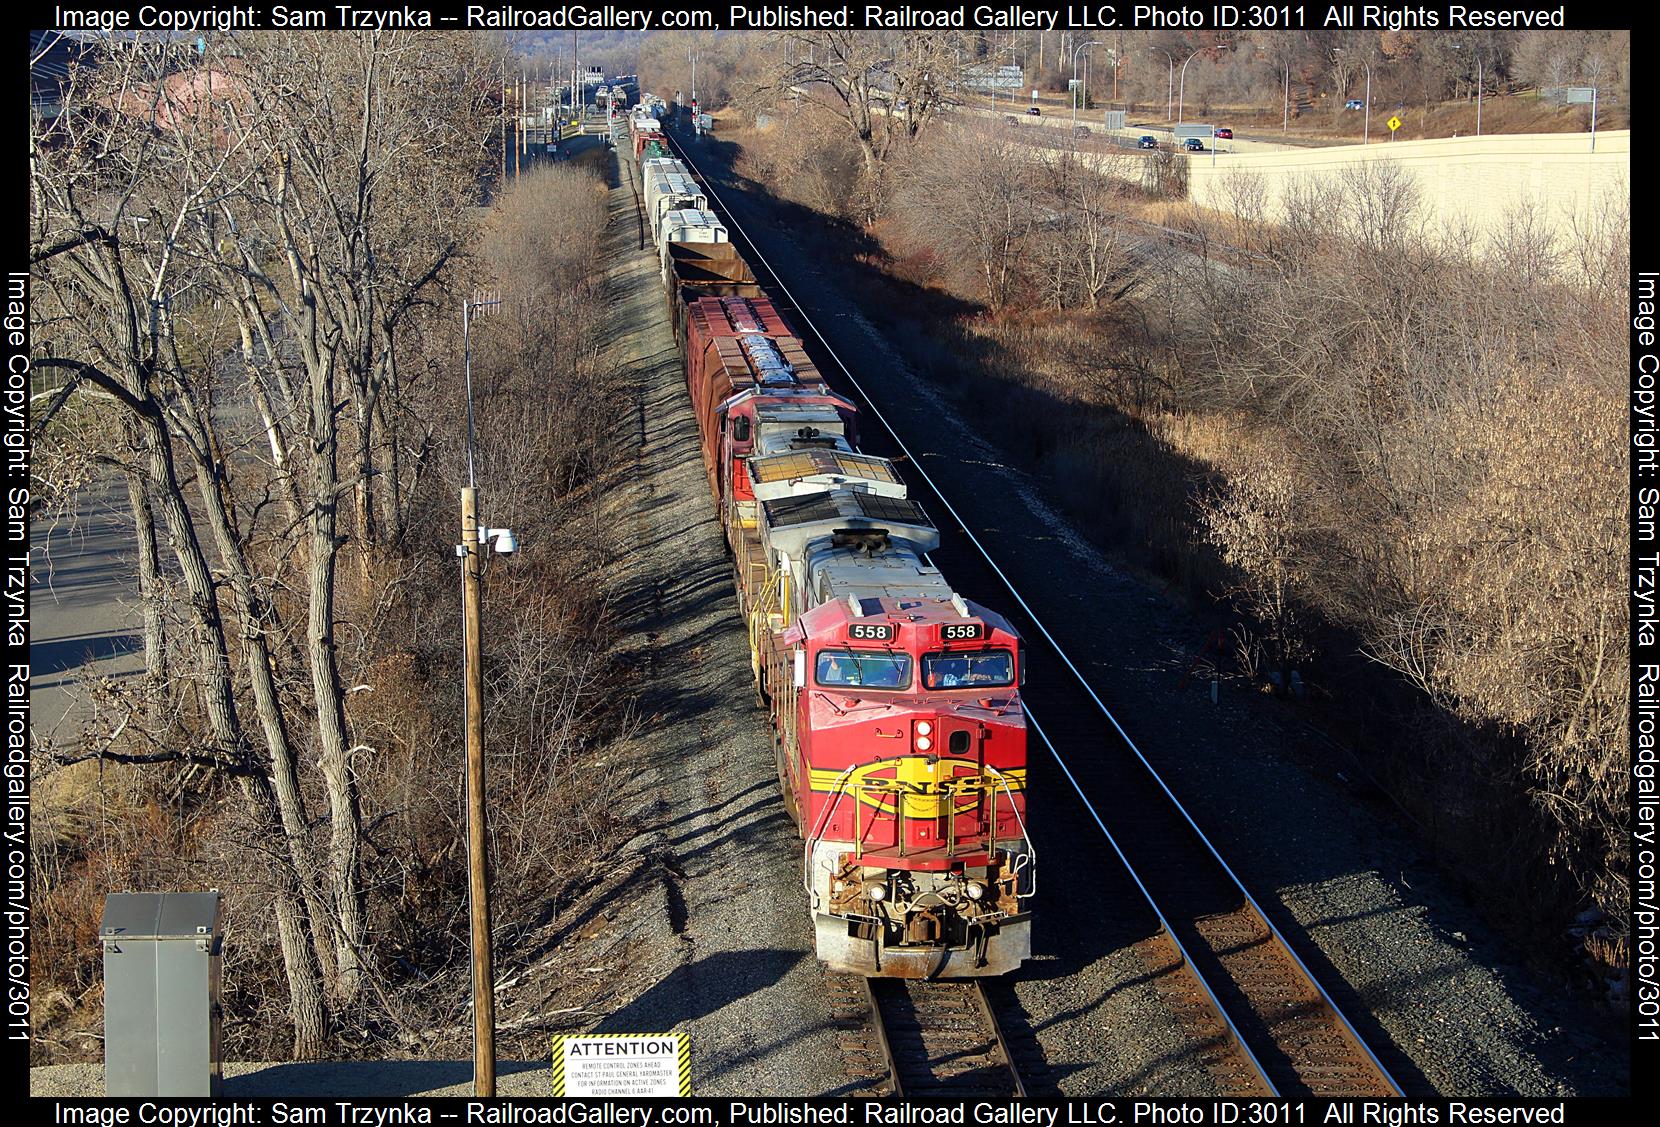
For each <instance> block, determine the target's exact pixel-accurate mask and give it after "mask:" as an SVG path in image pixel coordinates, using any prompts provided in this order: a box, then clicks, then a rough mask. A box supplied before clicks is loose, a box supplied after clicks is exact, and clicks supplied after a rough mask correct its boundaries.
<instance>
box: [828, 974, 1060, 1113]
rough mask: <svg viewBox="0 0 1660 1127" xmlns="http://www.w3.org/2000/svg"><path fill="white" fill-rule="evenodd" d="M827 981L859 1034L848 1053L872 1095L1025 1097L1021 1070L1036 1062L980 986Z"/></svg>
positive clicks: (972, 982)
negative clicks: (1007, 1028) (1017, 1044)
mask: <svg viewBox="0 0 1660 1127" xmlns="http://www.w3.org/2000/svg"><path fill="white" fill-rule="evenodd" d="M826 977H827V979H828V982H829V986H830V993H831V1001H832V1006H833V1008H834V1009H835V1010H837V1011H838V1012H839V1013H840V1014H841V1015H842V1016H843V1018H844V1020H845V1021H846V1022H847V1024H849V1025H857V1026H858V1027H860V1030H861V1036H859V1037H858V1038H856V1039H854V1040H851V1041H847V1042H845V1043H844V1045H843V1049H844V1052H845V1053H846V1055H847V1057H848V1061H849V1065H850V1068H851V1070H852V1072H853V1073H854V1074H855V1075H856V1076H857V1078H858V1079H859V1080H861V1081H863V1082H864V1083H865V1084H868V1085H869V1087H870V1088H871V1089H880V1090H883V1091H885V1093H886V1094H887V1095H890V1096H900V1097H904V1098H907V1099H915V1098H918V1097H921V1098H925V1099H926V1098H929V1097H941V1098H950V1099H959V1098H980V1099H1024V1098H1025V1097H1026V1081H1025V1080H1024V1079H1023V1078H1022V1075H1021V1067H1020V1066H1021V1065H1022V1064H1023V1063H1024V1064H1027V1065H1028V1066H1030V1063H1031V1062H1030V1061H1029V1060H1024V1059H1023V1056H1022V1054H1019V1053H1018V1052H1017V1051H1016V1050H1015V1048H1014V1047H1012V1046H1011V1043H1010V1039H1009V1038H1008V1037H1007V1036H1006V1035H1005V1034H1004V1031H1003V1026H1002V1024H1001V1023H1000V1022H999V1021H998V1019H997V1011H996V1007H995V1005H994V1004H993V1002H992V1000H991V998H990V996H989V995H988V993H987V988H986V986H985V984H984V982H982V981H981V980H978V979H953V980H945V981H932V982H930V981H925V980H907V979H897V978H864V977H862V976H859V975H848V974H827V975H826ZM1024 1056H1025V1057H1026V1058H1030V1057H1031V1056H1032V1054H1030V1053H1028V1054H1024ZM1037 1066H1038V1067H1039V1068H1041V1067H1042V1065H1041V1061H1039V1062H1037Z"/></svg>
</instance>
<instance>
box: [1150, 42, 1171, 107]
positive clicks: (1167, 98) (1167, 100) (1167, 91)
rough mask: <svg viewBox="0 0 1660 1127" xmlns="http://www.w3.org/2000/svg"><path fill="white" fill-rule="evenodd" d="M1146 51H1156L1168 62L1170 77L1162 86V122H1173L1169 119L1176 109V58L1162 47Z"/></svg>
mask: <svg viewBox="0 0 1660 1127" xmlns="http://www.w3.org/2000/svg"><path fill="white" fill-rule="evenodd" d="M1147 49H1148V50H1149V51H1157V52H1158V53H1159V54H1161V55H1163V56H1164V57H1165V58H1167V59H1169V60H1170V76H1169V78H1168V79H1166V81H1165V84H1164V120H1166V121H1171V120H1174V119H1173V118H1172V117H1171V111H1173V110H1174V109H1175V108H1176V56H1174V55H1172V54H1171V53H1170V52H1169V51H1166V50H1165V49H1164V48H1163V47H1149V48H1147Z"/></svg>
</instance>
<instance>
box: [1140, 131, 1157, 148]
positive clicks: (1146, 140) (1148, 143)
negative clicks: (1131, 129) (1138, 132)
mask: <svg viewBox="0 0 1660 1127" xmlns="http://www.w3.org/2000/svg"><path fill="white" fill-rule="evenodd" d="M1135 145H1136V148H1138V149H1156V148H1158V147H1159V139H1158V138H1157V137H1155V136H1153V135H1152V134H1151V133H1146V134H1143V135H1142V136H1141V137H1140V138H1139V139H1138V140H1137V141H1136V143H1135Z"/></svg>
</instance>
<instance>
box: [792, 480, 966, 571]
mask: <svg viewBox="0 0 1660 1127" xmlns="http://www.w3.org/2000/svg"><path fill="white" fill-rule="evenodd" d="M763 505H764V508H765V509H766V526H767V542H768V544H769V545H770V546H771V547H772V549H773V550H774V551H781V552H785V553H787V554H788V555H789V556H790V557H791V558H792V559H795V560H799V559H801V556H802V553H803V551H804V550H805V549H806V547H807V545H808V544H809V543H811V542H812V541H813V540H816V539H818V538H819V537H821V536H829V535H830V534H831V533H833V532H835V531H836V530H837V529H841V528H884V529H887V531H888V534H889V536H890V537H891V538H892V539H894V540H895V541H898V540H908V541H910V542H911V544H912V545H914V547H915V549H916V550H917V551H919V552H931V551H933V550H934V549H935V548H937V547H938V546H939V540H940V534H939V530H938V529H936V528H935V527H934V522H933V521H931V520H929V519H928V514H927V513H925V512H923V511H922V506H921V505H918V504H917V503H916V502H915V501H911V500H908V499H906V498H903V497H883V496H879V495H877V494H874V493H862V492H856V491H854V490H851V489H836V490H833V491H831V492H829V493H809V494H807V495H805V496H801V497H782V498H779V499H778V500H776V501H766V502H764V503H763Z"/></svg>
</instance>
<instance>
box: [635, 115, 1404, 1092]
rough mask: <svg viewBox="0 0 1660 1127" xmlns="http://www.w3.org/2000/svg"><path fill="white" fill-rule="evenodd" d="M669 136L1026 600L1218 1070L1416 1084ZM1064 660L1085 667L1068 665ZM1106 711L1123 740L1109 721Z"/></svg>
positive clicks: (788, 298) (730, 223)
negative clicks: (1210, 831)
mask: <svg viewBox="0 0 1660 1127" xmlns="http://www.w3.org/2000/svg"><path fill="white" fill-rule="evenodd" d="M664 136H665V137H666V138H668V139H669V142H670V144H671V145H672V146H673V148H674V149H675V151H676V152H677V153H678V154H679V155H680V158H681V159H682V160H683V161H685V162H686V164H687V165H688V166H689V167H690V168H691V169H692V170H693V171H694V172H696V173H697V175H698V179H699V180H700V181H701V182H702V183H703V184H704V187H705V191H706V192H707V194H708V196H709V200H710V204H711V206H712V207H714V208H716V209H718V210H719V211H720V213H721V214H722V216H723V218H724V220H725V222H726V225H727V229H728V233H729V235H730V236H731V237H732V239H733V241H734V242H739V243H740V244H741V246H742V249H743V250H744V251H746V253H745V255H744V257H745V260H746V261H747V262H749V263H750V266H751V268H752V269H754V270H755V271H756V274H757V276H758V277H760V278H761V280H762V283H763V285H764V286H765V287H766V288H767V289H768V290H769V291H770V292H772V293H773V294H774V295H775V300H776V297H778V296H781V297H782V298H784V299H785V301H784V302H780V303H779V304H780V305H781V306H783V305H787V306H788V308H789V313H790V315H791V316H792V318H793V319H794V320H795V321H796V322H797V323H798V324H799V325H800V326H801V328H802V329H804V330H805V331H807V332H810V333H811V334H812V335H813V336H814V337H815V338H817V340H818V343H819V345H820V346H821V347H822V351H823V353H824V354H825V355H827V356H828V357H829V358H830V359H831V360H833V361H834V362H835V365H836V367H837V368H838V369H840V371H841V374H842V377H843V378H844V379H845V380H846V382H847V385H848V387H849V388H850V389H851V390H852V391H853V392H854V393H856V395H857V397H858V398H859V400H860V401H861V413H862V414H863V415H864V417H866V418H874V419H875V420H877V421H878V422H879V423H881V425H882V426H883V427H884V428H885V430H886V432H887V436H888V438H889V439H890V440H891V442H892V445H893V446H894V447H895V450H896V452H897V453H898V454H901V455H903V456H904V458H905V460H907V461H908V462H909V464H910V465H909V471H911V472H908V473H907V477H909V478H910V479H911V480H912V482H913V484H916V483H920V484H921V485H923V486H925V488H926V490H927V492H929V493H931V494H932V495H933V497H934V498H936V499H937V501H938V504H939V505H940V507H941V508H942V509H943V511H944V512H945V513H947V514H949V516H950V517H951V519H952V521H953V522H955V525H956V527H957V528H958V529H959V530H960V531H961V532H962V534H963V537H964V539H966V541H967V542H968V543H969V544H970V545H972V547H973V553H969V552H961V553H959V554H957V555H955V556H954V562H953V563H952V565H951V566H950V567H948V568H947V569H946V570H947V573H948V574H950V575H951V576H952V577H953V579H954V580H956V581H957V582H958V583H960V584H963V585H964V586H967V587H969V589H971V590H979V591H991V590H993V589H995V588H997V587H1002V588H1003V589H1006V590H1007V591H1008V592H1009V594H1010V596H1012V598H1013V599H1014V601H1015V603H1016V604H1017V605H1018V612H1013V611H1012V608H1007V607H1005V608H1002V609H1004V611H1005V613H1006V614H1008V617H1010V618H1011V619H1012V620H1014V621H1015V622H1016V624H1017V625H1019V626H1021V627H1022V634H1023V635H1024V636H1025V637H1026V639H1027V645H1028V655H1029V656H1028V660H1029V662H1030V661H1031V659H1032V658H1036V659H1037V661H1036V663H1035V665H1034V668H1035V670H1036V671H1037V672H1038V674H1039V676H1036V677H1033V678H1032V679H1031V681H1030V682H1029V683H1028V685H1029V688H1028V689H1027V690H1023V694H1022V695H1023V697H1025V698H1026V701H1027V719H1028V722H1029V724H1030V726H1031V728H1032V730H1033V732H1034V733H1035V734H1036V735H1037V736H1038V738H1039V739H1041V740H1042V741H1043V743H1044V745H1045V746H1047V747H1048V748H1049V751H1050V754H1051V755H1053V757H1054V760H1055V763H1056V765H1057V766H1058V768H1059V769H1060V771H1061V772H1062V773H1063V774H1064V775H1065V777H1066V779H1067V782H1068V783H1069V784H1070V785H1071V786H1072V788H1073V790H1074V791H1075V792H1076V793H1077V795H1078V797H1079V799H1080V800H1081V801H1082V802H1083V804H1084V808H1085V810H1086V811H1087V813H1088V815H1089V817H1090V818H1091V819H1092V820H1093V821H1094V822H1095V824H1096V825H1097V826H1098V827H1099V828H1100V830H1101V832H1102V834H1103V835H1104V836H1105V838H1106V840H1107V842H1108V843H1109V844H1110V845H1111V847H1112V849H1113V851H1114V852H1115V853H1116V854H1117V855H1118V857H1119V859H1120V860H1121V861H1122V862H1123V863H1124V865H1125V867H1126V869H1127V870H1128V871H1129V874H1130V876H1131V878H1132V879H1133V880H1134V882H1135V884H1136V886H1137V887H1138V888H1139V889H1140V890H1141V892H1142V894H1143V896H1145V897H1146V900H1147V903H1148V905H1149V906H1150V907H1151V908H1152V910H1153V912H1154V913H1155V914H1156V915H1157V917H1158V920H1159V923H1160V924H1161V925H1162V927H1163V929H1164V932H1165V934H1166V935H1167V936H1168V938H1169V940H1170V942H1171V943H1173V944H1174V945H1175V947H1176V949H1177V950H1178V951H1179V952H1180V954H1181V957H1182V960H1183V962H1184V963H1185V964H1186V966H1187V969H1188V970H1189V972H1190V973H1191V974H1192V976H1193V978H1194V980H1195V981H1196V984H1197V988H1198V991H1199V992H1200V993H1202V995H1203V998H1204V1000H1205V1001H1206V1002H1208V1007H1209V1009H1210V1011H1211V1013H1212V1014H1213V1016H1214V1017H1215V1018H1216V1019H1217V1020H1219V1021H1220V1023H1221V1025H1222V1026H1223V1027H1225V1028H1226V1030H1227V1039H1228V1041H1229V1042H1230V1047H1231V1048H1233V1049H1234V1050H1236V1059H1235V1060H1234V1061H1233V1062H1231V1063H1230V1064H1228V1065H1225V1066H1224V1067H1221V1068H1217V1069H1214V1071H1216V1072H1217V1073H1218V1075H1219V1076H1220V1077H1223V1078H1227V1077H1230V1076H1231V1077H1233V1080H1232V1087H1233V1088H1234V1089H1235V1090H1234V1091H1230V1093H1229V1094H1260V1095H1282V1094H1283V1095H1315V1096H1398V1095H1401V1094H1403V1093H1402V1090H1401V1088H1400V1086H1399V1085H1398V1084H1397V1083H1396V1082H1395V1080H1394V1078H1393V1077H1392V1076H1391V1075H1390V1073H1389V1070H1388V1069H1387V1068H1385V1066H1384V1065H1383V1063H1382V1062H1381V1061H1380V1060H1379V1059H1378V1055H1377V1054H1376V1053H1375V1052H1373V1050H1372V1049H1371V1048H1370V1047H1369V1046H1368V1045H1367V1044H1366V1041H1365V1040H1364V1038H1362V1036H1361V1035H1360V1033H1359V1032H1358V1031H1357V1030H1356V1029H1355V1027H1354V1024H1353V1023H1352V1022H1351V1021H1350V1020H1349V1019H1348V1018H1347V1017H1346V1016H1345V1015H1344V1014H1343V1012H1342V1011H1341V1010H1340V1009H1339V1008H1338V1006H1337V1005H1336V1003H1335V1002H1333V1001H1332V999H1331V997H1330V995H1329V994H1328V993H1327V992H1326V990H1325V988H1324V987H1322V986H1321V985H1320V983H1319V981H1318V980H1317V979H1316V978H1315V977H1314V975H1313V974H1312V972H1310V970H1309V969H1308V967H1307V966H1306V965H1305V963H1304V961H1303V960H1302V958H1300V957H1299V956H1298V954H1297V953H1296V951H1295V950H1294V949H1293V948H1292V947H1291V945H1290V944H1289V943H1287V942H1286V940H1285V938H1284V936H1283V935H1282V934H1281V933H1280V931H1279V929H1278V928H1276V927H1275V926H1274V924H1273V922H1272V921H1271V920H1270V919H1269V918H1268V916H1267V914H1266V913H1264V912H1263V911H1262V909H1261V907H1260V906H1259V905H1258V903H1257V901H1256V899H1255V898H1254V897H1252V896H1251V894H1250V893H1249V892H1248V891H1247V890H1246V889H1245V886H1244V885H1243V884H1242V883H1241V882H1240V881H1239V879H1238V877H1237V876H1235V875H1234V872H1233V870H1232V868H1231V867H1229V865H1228V864H1227V862H1226V861H1225V860H1224V859H1223V858H1222V855H1221V854H1220V853H1219V852H1218V851H1217V849H1216V847H1215V846H1214V845H1212V844H1211V842H1210V840H1209V838H1207V837H1206V836H1205V835H1204V833H1203V832H1202V831H1201V830H1200V829H1199V827H1198V824H1197V823H1196V822H1195V821H1194V819H1193V817H1192V816H1191V815H1190V814H1189V813H1188V812H1187V810H1186V809H1185V808H1184V807H1183V806H1182V804H1181V803H1180V801H1179V800H1177V798H1176V796H1175V795H1174V794H1173V793H1172V792H1171V790H1170V788H1169V787H1168V786H1167V785H1166V784H1165V782H1164V780H1163V779H1162V778H1161V777H1160V776H1159V774H1158V772H1157V771H1156V770H1154V768H1153V766H1152V764H1151V763H1150V762H1148V760H1147V759H1146V757H1145V756H1144V755H1143V754H1142V753H1141V750H1140V748H1138V747H1137V746H1136V744H1135V742H1134V741H1133V740H1132V739H1131V738H1130V736H1129V734H1128V733H1127V732H1126V731H1125V730H1124V728H1123V727H1122V725H1120V724H1119V722H1118V720H1117V718H1116V717H1115V716H1113V714H1112V712H1111V710H1109V709H1108V708H1107V706H1106V704H1105V703H1104V702H1103V701H1102V700H1101V698H1100V696H1099V695H1098V694H1097V693H1096V691H1095V689H1094V688H1093V687H1092V686H1091V685H1090V684H1089V681H1088V679H1087V678H1085V677H1084V675H1083V673H1082V672H1081V671H1080V669H1079V668H1078V665H1077V664H1076V663H1075V662H1074V661H1073V660H1072V658H1071V657H1070V656H1069V655H1068V654H1067V653H1066V651H1065V650H1064V649H1063V648H1062V646H1061V644H1060V642H1059V641H1058V640H1057V639H1056V638H1055V636H1054V635H1053V634H1052V633H1051V632H1050V631H1049V629H1048V627H1046V626H1045V625H1044V623H1043V622H1042V620H1041V619H1039V618H1038V616H1037V614H1036V613H1035V612H1034V610H1033V608H1032V607H1031V606H1030V605H1029V604H1028V602H1027V600H1026V598H1025V597H1023V596H1022V594H1021V592H1020V590H1019V589H1018V588H1017V587H1016V585H1015V583H1014V582H1013V580H1011V579H1010V577H1009V576H1008V574H1007V573H1006V572H1005V571H1004V569H1003V568H1002V567H1000V566H999V565H998V563H997V562H996V560H994V559H993V558H992V556H991V554H990V553H989V552H988V551H987V550H986V548H985V546H984V545H983V544H982V543H981V541H980V539H979V537H977V536H976V535H975V534H974V532H973V531H972V530H971V529H970V527H969V525H968V522H967V521H966V520H965V519H964V518H963V516H962V515H961V514H960V513H959V511H958V509H957V508H956V507H955V506H953V505H952V503H951V502H950V501H949V500H947V499H946V497H945V494H944V493H943V492H942V491H941V490H940V488H939V486H938V485H937V484H936V483H935V482H934V481H933V479H932V478H930V477H929V475H928V473H927V471H926V470H925V469H924V468H923V465H922V463H921V461H920V460H919V459H918V458H917V457H916V456H915V455H913V454H912V452H911V450H910V449H909V448H908V447H907V446H906V444H905V442H904V439H903V438H901V437H900V435H899V434H898V432H897V430H896V428H895V427H894V426H893V425H892V424H891V423H889V421H888V420H887V418H885V417H884V416H883V414H882V412H881V411H880V410H879V409H878V408H877V407H876V405H875V403H874V401H873V400H872V399H871V397H870V395H869V394H868V393H866V392H865V390H864V388H863V387H862V386H861V385H860V383H859V380H858V377H857V376H855V375H854V373H853V372H852V371H851V370H850V369H849V368H848V366H847V365H846V364H845V363H844V362H843V361H842V359H841V357H840V356H838V355H837V353H836V350H835V349H834V347H832V345H831V344H830V341H829V340H828V338H827V337H826V336H825V334H824V333H823V332H822V331H820V330H819V328H818V326H817V325H815V324H814V323H813V320H812V318H811V317H810V316H809V315H808V313H807V311H806V310H805V309H803V308H802V306H801V303H800V302H798V301H797V300H796V299H795V296H794V295H793V294H791V293H790V290H789V287H788V286H786V285H785V284H784V282H783V281H782V279H781V278H779V276H778V274H777V272H776V271H775V270H774V269H773V268H772V266H771V264H770V263H768V261H767V260H766V257H765V256H764V255H763V254H761V252H760V250H759V248H758V247H757V246H756V244H755V242H754V240H753V239H751V238H750V237H749V236H748V234H747V233H746V232H745V231H744V230H743V227H742V225H741V224H740V223H739V222H738V220H737V218H736V217H735V216H734V215H733V213H732V209H731V208H730V207H728V206H727V205H726V204H725V202H724V201H723V200H721V198H720V195H719V193H718V192H717V190H716V189H715V187H714V185H713V183H711V182H710V179H709V177H708V176H707V175H705V174H704V173H703V172H702V170H701V169H699V168H698V167H697V163H696V162H695V161H694V160H692V159H690V157H688V155H687V153H686V150H685V146H683V145H682V144H681V143H680V141H679V139H678V138H675V137H672V136H670V135H669V134H668V133H667V131H665V133H664ZM768 276H770V277H768ZM867 437H868V436H867ZM868 449H869V447H868V444H867V450H868ZM870 452H872V453H882V451H880V450H870ZM913 495H914V494H913ZM971 571H972V572H975V573H977V574H970V572H971ZM1062 669H1064V670H1066V671H1068V672H1069V673H1070V675H1071V677H1070V678H1067V677H1065V676H1064V675H1062V674H1061V670H1062ZM1045 674H1047V675H1048V676H1045ZM1069 682H1073V683H1069ZM1034 699H1035V701H1036V703H1037V704H1038V705H1039V706H1040V708H1041V709H1042V710H1043V712H1044V715H1045V716H1048V717H1050V723H1049V730H1045V727H1044V726H1043V725H1041V724H1040V723H1039V722H1038V719H1037V716H1036V715H1035V714H1034V712H1033V709H1032V707H1031V705H1032V703H1033V702H1034ZM1051 710H1052V711H1051ZM1103 718H1104V719H1105V721H1106V723H1107V725H1108V726H1110V728H1111V731H1112V733H1115V734H1116V737H1117V738H1116V739H1113V738H1112V736H1110V735H1108V734H1107V732H1105V731H1104V730H1103V729H1102V724H1101V721H1102V719H1103ZM1063 747H1064V748H1066V749H1067V751H1068V753H1069V754H1071V756H1072V758H1071V759H1070V760H1069V759H1068V758H1067V757H1066V756H1063V755H1062V752H1061V749H1062V748H1063ZM1092 793H1093V794H1096V795H1104V794H1111V795H1113V796H1114V798H1113V801H1112V802H1111V804H1110V806H1109V807H1108V810H1109V814H1108V817H1110V819H1111V822H1112V828H1111V829H1109V828H1108V822H1107V818H1104V817H1103V815H1102V813H1101V812H1100V810H1099V809H1098V808H1097V805H1096V803H1095V802H1093V801H1092V800H1091V798H1090V795H1091V794H1092ZM1115 831H1116V832H1115ZM1239 1058H1243V1060H1244V1061H1245V1062H1248V1067H1244V1066H1241V1064H1240V1063H1239Z"/></svg>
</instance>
